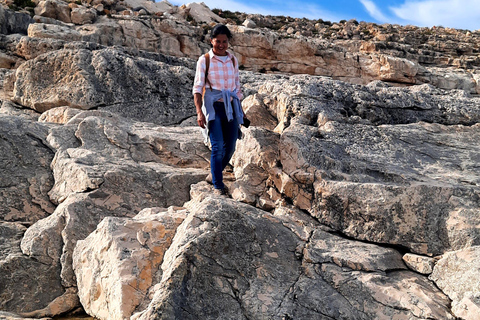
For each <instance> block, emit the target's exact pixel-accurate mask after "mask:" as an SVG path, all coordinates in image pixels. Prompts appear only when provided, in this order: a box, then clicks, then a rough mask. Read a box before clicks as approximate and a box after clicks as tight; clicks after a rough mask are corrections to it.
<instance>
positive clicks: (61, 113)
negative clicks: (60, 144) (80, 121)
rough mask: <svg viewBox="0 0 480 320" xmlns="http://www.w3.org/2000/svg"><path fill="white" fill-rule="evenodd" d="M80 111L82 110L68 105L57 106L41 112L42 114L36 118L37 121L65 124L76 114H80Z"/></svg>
mask: <svg viewBox="0 0 480 320" xmlns="http://www.w3.org/2000/svg"><path fill="white" fill-rule="evenodd" d="M82 112H83V111H82V110H79V109H74V108H69V107H57V108H53V109H50V110H48V111H45V112H44V113H42V115H41V116H40V117H39V118H38V121H39V122H52V123H60V124H65V123H67V122H68V121H70V120H71V119H72V118H73V117H75V116H76V115H77V114H80V113H82Z"/></svg>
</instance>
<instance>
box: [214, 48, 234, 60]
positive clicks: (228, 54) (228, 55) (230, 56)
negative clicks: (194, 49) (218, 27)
mask: <svg viewBox="0 0 480 320" xmlns="http://www.w3.org/2000/svg"><path fill="white" fill-rule="evenodd" d="M208 54H209V55H210V57H212V58H214V57H221V56H217V55H216V54H215V53H213V49H210V51H209V52H208ZM224 57H225V56H224ZM227 57H228V58H230V60H232V55H231V54H230V52H228V51H227ZM217 59H218V60H221V59H220V58H217ZM227 60H228V59H227Z"/></svg>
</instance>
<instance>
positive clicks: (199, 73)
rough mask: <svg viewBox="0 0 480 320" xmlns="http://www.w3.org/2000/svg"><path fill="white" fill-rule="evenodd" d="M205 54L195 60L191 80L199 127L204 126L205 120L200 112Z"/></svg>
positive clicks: (203, 84)
mask: <svg viewBox="0 0 480 320" xmlns="http://www.w3.org/2000/svg"><path fill="white" fill-rule="evenodd" d="M205 69H206V67H205V56H203V55H202V56H201V57H200V58H199V59H198V61H197V70H196V72H195V80H194V82H193V89H192V92H193V101H194V103H195V109H196V112H197V123H198V125H199V126H200V127H202V128H205V125H206V120H205V115H204V114H203V112H202V104H203V101H202V100H203V89H204V87H205Z"/></svg>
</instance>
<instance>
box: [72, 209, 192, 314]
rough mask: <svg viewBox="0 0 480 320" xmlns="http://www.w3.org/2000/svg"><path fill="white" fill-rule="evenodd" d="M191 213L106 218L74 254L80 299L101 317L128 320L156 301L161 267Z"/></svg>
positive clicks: (154, 211)
mask: <svg viewBox="0 0 480 320" xmlns="http://www.w3.org/2000/svg"><path fill="white" fill-rule="evenodd" d="M185 214H186V210H174V208H171V209H170V210H168V211H166V210H165V211H163V210H161V209H159V208H154V209H145V210H142V211H141V212H140V213H139V214H138V215H137V216H135V217H133V218H113V217H108V218H105V219H104V220H103V221H102V222H101V223H100V224H99V225H98V227H97V229H96V230H95V231H94V232H92V233H91V234H90V235H89V236H88V237H87V238H86V239H85V240H82V241H79V242H78V243H77V246H76V248H75V251H74V254H73V267H74V270H75V274H76V278H77V285H78V295H79V297H80V301H81V303H82V306H83V308H84V309H85V311H86V312H87V313H88V314H90V315H92V316H95V317H96V318H98V319H112V320H113V319H120V320H121V319H128V318H130V316H131V315H132V314H133V313H134V311H135V310H138V309H140V310H142V309H143V308H145V307H146V306H147V305H148V303H149V302H150V300H151V297H152V295H153V293H154V291H155V284H156V283H157V282H158V281H159V279H161V273H162V270H161V269H160V265H161V263H162V261H163V256H164V254H165V251H167V249H168V248H169V247H170V244H171V242H172V239H173V237H174V235H175V232H176V230H177V227H178V225H179V224H180V223H181V222H182V221H183V220H184V219H185V217H186V215H185Z"/></svg>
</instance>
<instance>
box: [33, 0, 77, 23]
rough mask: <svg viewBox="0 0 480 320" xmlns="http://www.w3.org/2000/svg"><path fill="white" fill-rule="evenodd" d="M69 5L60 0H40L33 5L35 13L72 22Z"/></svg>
mask: <svg viewBox="0 0 480 320" xmlns="http://www.w3.org/2000/svg"><path fill="white" fill-rule="evenodd" d="M70 11H71V9H70V7H69V6H68V4H67V3H66V2H64V1H62V0H42V1H39V2H38V4H37V6H36V7H35V14H36V15H39V16H42V17H48V18H53V19H57V20H60V21H63V22H66V23H70V22H72V20H71V18H70Z"/></svg>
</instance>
